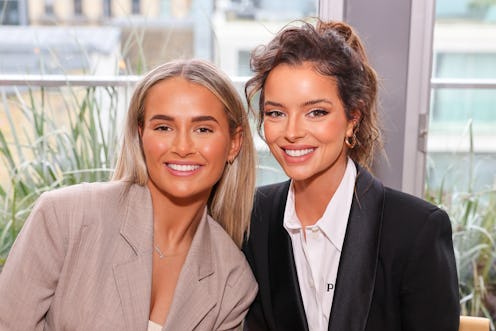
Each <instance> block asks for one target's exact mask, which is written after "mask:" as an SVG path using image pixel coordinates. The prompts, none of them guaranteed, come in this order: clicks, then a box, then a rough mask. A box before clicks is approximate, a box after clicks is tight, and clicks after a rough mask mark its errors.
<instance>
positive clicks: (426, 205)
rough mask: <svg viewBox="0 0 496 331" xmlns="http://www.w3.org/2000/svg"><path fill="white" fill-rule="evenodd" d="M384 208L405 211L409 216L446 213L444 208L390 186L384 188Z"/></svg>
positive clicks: (388, 210) (392, 211) (406, 215)
mask: <svg viewBox="0 0 496 331" xmlns="http://www.w3.org/2000/svg"><path fill="white" fill-rule="evenodd" d="M384 210H385V211H387V212H391V213H394V212H401V213H404V214H405V215H404V216H405V217H407V218H410V217H409V216H412V217H414V218H418V217H428V216H429V215H432V214H434V216H436V215H442V214H446V212H445V211H444V210H442V209H440V208H439V207H438V206H436V205H434V204H432V203H430V202H428V201H426V200H424V199H422V198H419V197H416V196H413V195H411V194H408V193H405V192H401V191H398V190H395V189H392V188H389V187H385V188H384Z"/></svg>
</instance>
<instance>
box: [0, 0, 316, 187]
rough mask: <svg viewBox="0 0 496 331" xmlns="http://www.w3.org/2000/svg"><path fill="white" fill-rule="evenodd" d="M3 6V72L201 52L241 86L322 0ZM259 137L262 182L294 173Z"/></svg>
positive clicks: (124, 70) (126, 67) (136, 64)
mask: <svg viewBox="0 0 496 331" xmlns="http://www.w3.org/2000/svg"><path fill="white" fill-rule="evenodd" d="M21 3H22V7H23V8H21V9H20V8H19V5H20V4H21ZM0 5H1V6H0V10H1V16H0V17H1V18H2V21H1V22H2V25H1V26H0V75H2V74H30V75H33V74H35V75H39V74H41V75H43V76H46V75H94V76H113V75H141V74H143V73H144V72H146V71H148V70H150V69H151V68H153V67H154V66H156V65H158V64H160V63H163V62H165V61H168V60H171V59H175V58H191V57H196V58H204V59H208V60H210V61H212V62H214V63H215V64H217V65H218V66H220V67H221V68H222V69H223V70H224V71H226V72H227V73H228V74H229V75H231V76H232V77H233V79H234V80H235V81H236V82H237V84H238V87H239V91H240V93H243V84H244V82H245V81H246V79H247V77H249V76H250V75H251V71H250V67H249V56H250V51H251V50H252V49H253V48H255V47H256V46H257V45H259V44H262V43H265V42H267V41H268V40H269V39H270V38H272V37H273V35H274V33H275V32H277V31H278V30H279V29H280V28H281V27H283V26H284V25H286V24H287V23H288V22H290V21H292V20H296V19H301V18H304V17H307V16H316V12H317V1H316V0H140V1H135V0H112V1H109V0H99V1H93V0H83V1H58V0H49V1H48V0H47V1H39V0H26V1H22V2H20V1H14V0H4V1H2V0H0ZM21 15H27V19H26V18H25V19H24V22H25V21H27V25H17V26H9V25H8V24H12V22H17V23H15V24H19V23H18V22H21ZM95 36H98V38H95ZM62 77H63V76H62ZM0 79H1V78H0ZM8 93H13V92H12V89H11V90H10V91H9V92H8ZM243 99H244V97H243ZM0 107H3V106H0ZM0 125H1V124H0ZM254 136H255V137H256V139H257V146H258V147H259V153H260V158H259V161H260V168H259V172H260V175H259V177H258V178H259V184H265V183H269V182H274V181H280V180H283V179H286V176H285V175H284V174H283V173H282V171H281V170H280V169H279V168H278V166H277V163H276V162H275V161H274V160H273V159H272V158H271V156H270V153H269V152H268V151H267V150H266V148H265V144H264V142H263V141H262V140H261V139H260V138H259V137H258V135H257V134H254ZM3 178H5V177H3Z"/></svg>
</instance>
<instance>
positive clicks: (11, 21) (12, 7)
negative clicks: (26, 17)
mask: <svg viewBox="0 0 496 331" xmlns="http://www.w3.org/2000/svg"><path fill="white" fill-rule="evenodd" d="M0 24H2V25H18V24H20V13H19V1H18V0H0Z"/></svg>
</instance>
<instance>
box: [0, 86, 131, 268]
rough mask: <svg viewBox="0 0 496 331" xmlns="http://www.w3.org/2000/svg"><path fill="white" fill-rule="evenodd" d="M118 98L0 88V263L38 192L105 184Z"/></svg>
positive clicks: (94, 91) (83, 91) (112, 92)
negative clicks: (0, 118)
mask: <svg viewBox="0 0 496 331" xmlns="http://www.w3.org/2000/svg"><path fill="white" fill-rule="evenodd" d="M122 99H125V98H123V97H122V95H121V96H120V95H119V94H118V90H117V89H116V88H113V87H80V88H77V87H61V88H56V89H53V88H51V89H48V88H44V87H40V88H36V89H33V88H27V89H26V88H24V91H23V92H22V91H21V90H20V89H15V90H14V92H12V93H10V94H7V93H6V92H5V90H2V103H1V105H2V107H1V108H0V110H1V111H3V114H1V115H2V116H5V121H0V159H1V160H0V161H1V162H2V165H4V166H5V172H6V175H7V176H6V177H7V178H0V265H3V263H4V262H5V259H6V257H7V254H8V252H9V250H10V247H11V245H12V243H13V242H14V240H15V238H16V236H17V234H18V232H19V231H20V229H21V227H22V225H23V223H24V220H25V219H26V218H27V216H28V214H29V212H30V210H31V208H32V207H33V204H34V202H35V201H36V199H37V198H38V197H39V195H40V194H41V193H43V192H45V191H47V190H52V189H55V188H58V187H62V186H67V185H71V184H76V183H80V182H94V181H105V180H108V178H109V176H110V175H111V172H112V167H113V160H114V157H115V153H116V148H117V140H118V134H119V132H118V130H117V129H118V122H119V121H120V120H119V117H118V115H119V109H120V108H121V109H122V106H121V103H122V102H125V100H122ZM119 100H120V101H119ZM2 108H3V109H2Z"/></svg>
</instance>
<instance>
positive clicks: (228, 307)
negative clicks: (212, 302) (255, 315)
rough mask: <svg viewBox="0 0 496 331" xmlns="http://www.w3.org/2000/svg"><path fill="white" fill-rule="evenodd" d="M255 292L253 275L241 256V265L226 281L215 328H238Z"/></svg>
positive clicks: (255, 285) (256, 290)
mask: <svg viewBox="0 0 496 331" xmlns="http://www.w3.org/2000/svg"><path fill="white" fill-rule="evenodd" d="M257 292H258V285H257V282H256V281H255V277H253V273H252V272H251V269H250V267H249V265H248V263H247V262H246V260H245V259H244V258H243V259H242V264H241V267H240V268H239V269H238V270H237V272H235V273H233V274H231V276H230V279H228V281H227V285H226V289H225V292H224V296H223V298H222V307H221V309H220V313H219V318H218V321H219V325H218V326H217V327H216V328H215V330H219V331H220V330H237V329H239V328H240V327H241V325H242V322H243V319H244V318H245V316H246V313H247V312H248V308H249V307H250V305H251V303H252V302H253V300H254V299H255V296H256V294H257Z"/></svg>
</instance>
